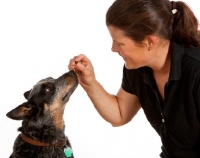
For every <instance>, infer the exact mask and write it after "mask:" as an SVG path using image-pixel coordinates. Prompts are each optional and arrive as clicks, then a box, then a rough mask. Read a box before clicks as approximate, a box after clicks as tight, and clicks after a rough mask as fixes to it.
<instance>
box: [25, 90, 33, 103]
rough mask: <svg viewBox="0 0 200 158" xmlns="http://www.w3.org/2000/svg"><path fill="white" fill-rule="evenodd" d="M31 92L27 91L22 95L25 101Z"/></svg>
mask: <svg viewBox="0 0 200 158" xmlns="http://www.w3.org/2000/svg"><path fill="white" fill-rule="evenodd" d="M31 90H32V89H31ZM31 90H29V91H27V92H25V93H24V97H25V98H26V99H27V100H28V96H29V94H30V92H31Z"/></svg>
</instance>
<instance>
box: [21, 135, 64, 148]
mask: <svg viewBox="0 0 200 158" xmlns="http://www.w3.org/2000/svg"><path fill="white" fill-rule="evenodd" d="M21 138H22V139H23V140H24V141H26V142H27V143H30V144H32V145H36V146H57V147H62V146H67V138H65V139H61V140H59V141H58V142H57V143H54V144H50V143H45V142H41V141H39V140H35V139H31V138H29V137H27V136H25V135H24V134H23V133H21Z"/></svg>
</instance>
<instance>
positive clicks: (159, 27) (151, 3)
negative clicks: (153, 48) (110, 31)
mask: <svg viewBox="0 0 200 158" xmlns="http://www.w3.org/2000/svg"><path fill="white" fill-rule="evenodd" d="M175 4H176V5H175V7H176V8H172V3H171V2H170V1H169V0H116V1H115V2H114V3H113V4H112V5H111V6H110V8H109V9H108V12H107V14H106V25H107V26H114V27H116V28H118V29H120V30H122V31H123V32H124V34H125V36H127V37H130V38H131V39H132V40H134V41H135V42H138V43H141V42H142V41H143V40H144V39H145V37H147V36H149V35H155V36H158V37H160V38H162V39H165V40H171V39H173V40H175V41H176V42H177V43H179V44H182V45H185V46H191V47H199V46H200V36H199V31H198V21H197V19H196V17H195V16H194V14H193V12H192V11H191V10H190V8H189V7H188V6H187V5H186V4H185V3H183V2H179V1H178V2H175ZM173 7H174V5H173ZM172 9H177V12H176V13H175V14H173V13H172Z"/></svg>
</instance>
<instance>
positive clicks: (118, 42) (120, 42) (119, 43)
mask: <svg viewBox="0 0 200 158" xmlns="http://www.w3.org/2000/svg"><path fill="white" fill-rule="evenodd" d="M113 42H116V43H119V44H123V43H122V42H118V41H116V40H113Z"/></svg>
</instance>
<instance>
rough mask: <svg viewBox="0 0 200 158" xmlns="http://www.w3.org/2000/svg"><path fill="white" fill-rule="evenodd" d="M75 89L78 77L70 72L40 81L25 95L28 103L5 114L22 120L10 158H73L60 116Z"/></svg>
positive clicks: (61, 116)
mask: <svg viewBox="0 0 200 158" xmlns="http://www.w3.org/2000/svg"><path fill="white" fill-rule="evenodd" d="M77 86H78V79H77V75H76V74H75V72H74V71H69V72H68V73H65V74H63V75H62V76H60V77H59V78H57V79H53V78H51V77H48V78H46V79H43V80H40V81H39V82H38V83H37V84H36V85H35V86H34V87H33V88H32V89H31V90H30V91H27V92H25V93H24V97H25V98H26V99H27V101H26V102H24V103H23V104H21V105H19V106H18V107H16V108H15V109H13V110H11V111H10V112H8V113H7V117H9V118H11V119H14V120H23V121H22V126H21V127H20V128H19V129H18V131H19V132H20V134H19V135H18V137H17V138H16V140H15V143H14V146H13V153H12V154H11V155H10V158H74V156H73V153H72V149H71V145H70V142H69V140H68V138H67V137H66V136H65V125H64V119H63V113H64V109H65V105H66V103H67V102H68V100H69V98H70V96H71V94H72V93H73V92H74V90H75V89H76V87H77Z"/></svg>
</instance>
